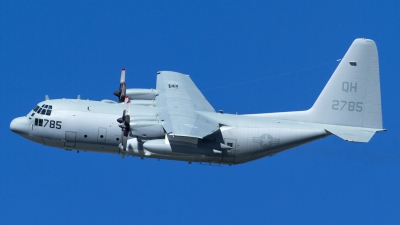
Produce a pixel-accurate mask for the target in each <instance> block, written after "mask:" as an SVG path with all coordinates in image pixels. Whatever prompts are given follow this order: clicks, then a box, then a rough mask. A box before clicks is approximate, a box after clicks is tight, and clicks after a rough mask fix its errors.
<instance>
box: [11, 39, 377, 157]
mask: <svg viewBox="0 0 400 225" xmlns="http://www.w3.org/2000/svg"><path fill="white" fill-rule="evenodd" d="M114 94H115V95H116V96H118V101H119V102H118V103H117V102H114V101H111V100H103V101H89V100H81V99H80V98H78V99H56V100H49V99H48V98H46V100H45V101H43V102H40V103H39V104H38V105H37V106H36V107H35V108H34V109H33V110H32V111H30V112H29V113H28V114H27V115H26V116H24V117H18V118H15V119H14V120H13V121H12V122H11V124H10V129H11V130H12V131H13V132H14V133H17V134H19V135H21V136H22V137H24V138H26V139H28V140H31V141H34V142H37V143H40V144H43V145H48V146H52V147H56V148H63V149H66V150H72V149H75V150H78V151H79V150H83V151H93V152H104V153H113V154H120V155H121V156H122V157H124V156H125V155H130V156H138V157H141V158H156V159H170V160H180V161H187V162H189V163H191V162H207V163H210V164H211V163H216V164H229V165H232V164H238V163H244V162H249V161H251V160H255V159H258V158H261V157H264V156H271V155H273V154H275V153H278V152H281V151H283V150H286V149H289V148H293V147H296V146H299V145H302V144H305V143H307V142H311V141H314V140H317V139H320V138H323V137H326V136H329V135H331V134H334V135H336V136H338V137H340V138H342V139H344V140H346V141H350V142H368V141H369V140H370V139H371V138H372V136H373V135H374V134H375V133H376V132H379V131H384V130H385V129H383V128H382V112H381V94H380V81H379V65H378V52H377V48H376V45H375V42H374V41H372V40H369V39H364V38H360V39H356V40H355V41H354V42H353V44H352V45H351V46H350V48H349V50H348V51H347V53H346V55H345V56H344V57H343V59H342V60H341V62H340V64H339V66H338V67H337V68H336V70H335V72H334V73H333V75H332V77H331V78H330V80H329V81H328V83H327V84H326V86H325V88H324V89H323V91H322V93H321V94H320V95H319V97H318V99H317V100H316V102H315V103H314V105H313V106H312V107H311V108H310V109H309V110H305V111H294V112H282V113H265V114H251V115H231V114H224V113H223V112H217V113H216V112H215V110H214V108H213V107H212V106H211V105H210V104H209V103H208V101H207V100H206V99H205V98H204V96H203V95H202V94H201V92H200V91H199V90H198V89H197V87H196V86H195V84H194V83H193V82H192V80H191V79H190V77H189V76H188V75H184V74H180V73H176V72H169V71H161V72H158V73H157V86H156V89H127V88H126V85H125V70H124V69H123V70H122V73H121V81H120V88H119V90H118V91H116V92H115V93H114ZM121 114H122V117H121ZM121 130H122V131H121Z"/></svg>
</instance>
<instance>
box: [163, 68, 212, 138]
mask: <svg viewBox="0 0 400 225" xmlns="http://www.w3.org/2000/svg"><path fill="white" fill-rule="evenodd" d="M156 89H157V90H158V91H159V93H158V96H157V97H156V101H157V108H158V107H160V111H159V113H158V117H159V119H160V121H162V123H163V127H164V129H165V130H166V131H167V133H168V134H170V135H175V136H183V137H195V138H203V137H205V136H207V135H209V134H212V133H214V132H215V131H217V130H218V129H219V124H218V123H216V122H213V121H209V120H208V119H207V118H205V117H203V116H201V115H200V114H198V113H197V111H207V112H215V110H214V108H213V107H212V106H211V105H210V103H208V101H207V100H206V99H205V97H204V96H203V94H202V93H201V92H200V91H199V89H198V88H197V87H196V85H195V84H194V83H193V81H192V80H191V79H190V77H189V76H188V75H185V74H181V73H176V72H170V71H161V72H158V76H157V88H156Z"/></svg>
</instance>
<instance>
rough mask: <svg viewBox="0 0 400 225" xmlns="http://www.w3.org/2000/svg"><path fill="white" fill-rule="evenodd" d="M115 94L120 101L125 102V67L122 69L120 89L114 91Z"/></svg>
mask: <svg viewBox="0 0 400 225" xmlns="http://www.w3.org/2000/svg"><path fill="white" fill-rule="evenodd" d="M114 95H115V96H117V97H118V102H119V103H121V102H124V100H125V96H126V84H125V69H122V70H121V80H120V84H119V89H118V90H117V91H114Z"/></svg>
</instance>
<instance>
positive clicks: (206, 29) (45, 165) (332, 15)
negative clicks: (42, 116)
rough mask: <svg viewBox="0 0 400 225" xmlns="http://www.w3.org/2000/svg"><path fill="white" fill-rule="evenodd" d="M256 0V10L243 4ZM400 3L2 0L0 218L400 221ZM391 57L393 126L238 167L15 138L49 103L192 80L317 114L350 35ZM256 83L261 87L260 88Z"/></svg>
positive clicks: (266, 107)
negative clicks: (361, 139)
mask: <svg viewBox="0 0 400 225" xmlns="http://www.w3.org/2000/svg"><path fill="white" fill-rule="evenodd" d="M245 2H246V3H245ZM399 9H400V3H398V1H385V3H383V2H380V1H368V0H367V1H365V0H363V1H359V0H356V1H319V0H318V1H1V2H0V75H1V84H2V85H1V86H2V88H1V89H0V98H1V102H2V105H3V106H2V107H1V116H2V117H1V118H2V119H1V120H0V124H1V126H0V128H1V135H2V147H1V148H0V149H1V150H0V224H113V223H119V224H132V223H135V224H188V223H190V224H217V223H221V224H266V223H270V224H399V223H400V175H399V171H400V152H399V144H400V138H399V129H398V128H399V126H400V123H399V101H398V98H399V91H398V86H399V71H400V70H399V67H400V63H399V62H400V57H399V51H400V44H399V36H400V32H399V26H400V14H399V13H398V12H399ZM359 37H367V38H371V39H373V40H374V41H375V42H376V43H377V46H378V52H379V57H380V72H381V89H382V105H383V122H384V127H385V128H386V129H388V131H387V132H386V133H378V134H377V135H375V136H374V137H373V138H372V140H371V142H370V143H368V144H356V143H347V142H345V141H343V140H341V139H340V138H337V137H335V136H331V137H328V138H325V139H322V140H319V141H317V142H313V143H310V144H307V145H304V146H301V147H298V148H295V149H291V150H289V151H286V152H283V153H280V154H277V155H275V156H273V157H269V158H262V159H259V160H256V161H254V162H250V163H247V164H242V165H236V166H231V167H230V166H221V167H219V166H205V165H199V164H192V165H188V164H187V163H185V162H178V161H167V160H161V161H157V160H153V159H144V160H140V159H139V158H136V157H135V158H132V157H127V158H125V159H124V160H121V158H120V156H118V155H108V154H100V153H87V152H86V153H85V152H81V153H79V154H77V153H76V151H72V152H71V151H64V150H61V149H55V148H50V147H47V146H42V145H39V144H36V143H33V142H30V141H28V140H26V139H23V138H22V137H20V136H18V135H16V134H14V133H12V132H11V131H10V129H9V124H10V122H11V120H12V119H13V118H15V117H18V116H23V115H26V114H27V113H28V112H29V111H30V110H31V109H32V107H34V106H35V105H36V104H37V103H38V102H40V101H42V100H44V96H45V95H46V94H48V95H49V96H50V98H52V99H55V98H76V96H77V95H78V94H80V95H81V96H82V98H84V99H94V100H102V99H113V100H116V98H115V97H114V96H113V94H112V93H113V92H114V91H115V90H116V89H117V88H118V85H119V77H120V69H121V68H123V67H124V68H126V71H127V84H128V87H132V88H133V87H136V88H155V85H156V72H157V71H159V70H173V71H178V72H182V73H185V74H189V75H190V76H191V78H192V80H193V81H194V82H195V83H196V85H197V86H198V88H199V89H200V90H201V91H202V92H203V94H204V95H205V97H206V98H207V99H208V100H209V102H210V103H211V105H213V106H214V108H215V109H216V110H219V109H222V110H224V111H225V112H226V113H236V112H237V113H239V114H246V113H261V112H263V113H265V112H279V111H291V110H304V109H308V108H309V107H311V106H312V104H313V102H314V101H315V100H316V98H317V97H318V95H319V93H320V92H321V90H322V89H323V87H324V85H325V83H326V82H327V81H328V79H329V78H330V76H331V74H332V72H333V71H334V69H335V68H336V66H337V65H338V62H337V61H336V60H337V59H340V58H342V57H343V55H344V54H345V52H346V51H347V49H348V47H349V46H350V44H351V43H352V42H353V40H354V39H355V38H359ZM250 81H251V82H250Z"/></svg>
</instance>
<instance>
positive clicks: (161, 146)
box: [143, 139, 232, 154]
mask: <svg viewBox="0 0 400 225" xmlns="http://www.w3.org/2000/svg"><path fill="white" fill-rule="evenodd" d="M143 148H144V149H146V150H147V151H149V152H153V153H158V154H221V153H222V150H229V149H232V147H230V146H227V145H225V144H222V143H217V142H214V141H211V140H210V141H209V140H206V141H204V140H203V141H200V142H199V143H198V144H194V143H188V142H181V141H165V139H155V140H149V141H146V142H145V143H144V144H143Z"/></svg>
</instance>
